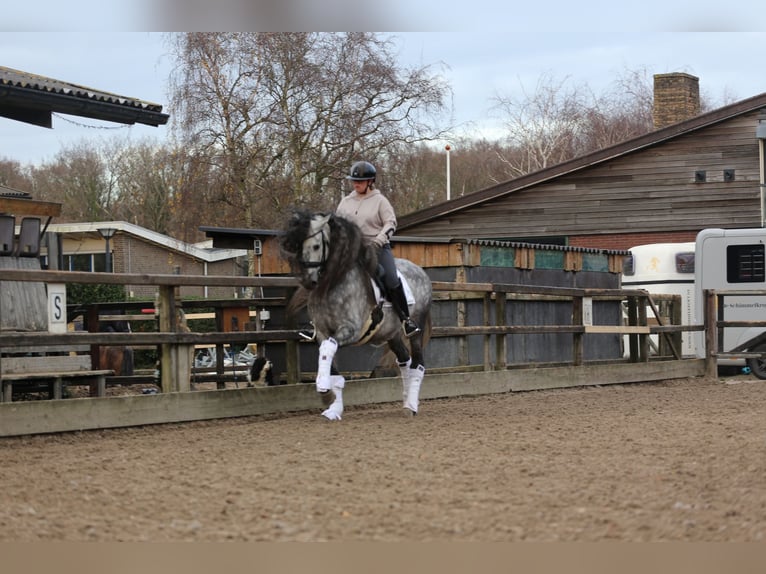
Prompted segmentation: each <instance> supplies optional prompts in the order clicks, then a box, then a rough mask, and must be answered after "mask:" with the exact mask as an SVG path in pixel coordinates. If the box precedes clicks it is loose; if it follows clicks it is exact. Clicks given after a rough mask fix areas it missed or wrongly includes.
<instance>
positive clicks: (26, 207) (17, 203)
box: [0, 197, 61, 217]
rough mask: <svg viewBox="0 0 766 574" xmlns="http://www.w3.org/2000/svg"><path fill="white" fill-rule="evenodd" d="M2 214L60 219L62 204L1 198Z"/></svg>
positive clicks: (0, 208)
mask: <svg viewBox="0 0 766 574" xmlns="http://www.w3.org/2000/svg"><path fill="white" fill-rule="evenodd" d="M0 213H10V214H11V215H41V216H44V217H58V216H59V215H61V204H60V203H53V202H50V201H37V200H33V199H19V198H16V197H0Z"/></svg>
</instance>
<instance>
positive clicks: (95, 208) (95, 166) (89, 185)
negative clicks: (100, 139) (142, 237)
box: [31, 141, 116, 221]
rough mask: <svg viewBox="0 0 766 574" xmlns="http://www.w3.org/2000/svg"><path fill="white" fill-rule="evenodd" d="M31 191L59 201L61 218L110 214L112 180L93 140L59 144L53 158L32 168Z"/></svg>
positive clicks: (95, 217)
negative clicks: (59, 146) (64, 144)
mask: <svg viewBox="0 0 766 574" xmlns="http://www.w3.org/2000/svg"><path fill="white" fill-rule="evenodd" d="M31 177H32V179H33V180H34V191H33V195H34V196H35V197H36V198H37V199H43V200H47V201H55V202H59V203H61V204H62V211H61V220H63V221H100V220H103V219H110V218H111V216H110V215H111V209H112V206H113V202H114V199H115V193H116V187H115V182H114V180H113V179H112V178H111V177H110V175H109V174H108V172H107V170H106V165H105V163H104V160H103V157H102V156H101V155H100V153H99V151H98V149H97V148H96V145H95V144H92V143H91V144H88V143H86V142H84V141H83V142H80V143H78V144H74V145H72V146H68V147H64V148H62V149H61V150H60V151H59V152H58V153H57V154H56V156H55V158H54V159H53V161H52V162H49V163H45V164H43V165H42V166H39V167H33V168H31Z"/></svg>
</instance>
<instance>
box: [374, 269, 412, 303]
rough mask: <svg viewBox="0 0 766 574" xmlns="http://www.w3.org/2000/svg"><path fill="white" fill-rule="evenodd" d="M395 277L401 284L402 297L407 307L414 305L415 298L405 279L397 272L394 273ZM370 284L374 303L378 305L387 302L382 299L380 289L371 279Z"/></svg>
mask: <svg viewBox="0 0 766 574" xmlns="http://www.w3.org/2000/svg"><path fill="white" fill-rule="evenodd" d="M396 275H397V276H398V277H399V281H401V282H402V287H404V295H405V297H407V305H414V304H415V297H414V296H413V295H412V289H411V288H410V284H409V283H408V282H407V279H405V278H404V275H402V274H401V272H400V271H399V270H397V271H396ZM370 282H371V283H372V290H373V291H374V292H375V301H376V302H377V303H380V302H381V301H388V299H386V298H385V297H383V295H382V293H381V292H380V287H378V284H377V283H376V282H375V281H373V280H372V279H370Z"/></svg>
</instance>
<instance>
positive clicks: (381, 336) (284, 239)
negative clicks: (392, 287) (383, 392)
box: [279, 210, 431, 420]
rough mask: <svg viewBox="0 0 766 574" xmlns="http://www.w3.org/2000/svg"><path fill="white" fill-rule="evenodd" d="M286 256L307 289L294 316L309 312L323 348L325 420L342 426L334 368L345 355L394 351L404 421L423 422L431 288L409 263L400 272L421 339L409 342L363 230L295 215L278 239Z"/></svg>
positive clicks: (400, 263)
mask: <svg viewBox="0 0 766 574" xmlns="http://www.w3.org/2000/svg"><path fill="white" fill-rule="evenodd" d="M279 245H280V249H281V251H282V254H283V256H284V257H285V258H286V259H287V261H288V263H289V264H290V269H291V271H292V273H293V274H294V275H295V277H296V278H297V279H298V282H299V284H300V286H299V287H298V289H297V291H296V292H295V294H294V296H293V297H292V299H291V301H290V304H289V306H288V310H289V311H290V312H295V311H296V310H297V309H300V308H302V307H303V306H305V307H306V308H307V310H308V314H309V318H310V320H311V323H312V325H313V327H314V332H313V333H312V334H311V335H309V336H305V335H304V337H306V338H309V339H312V340H315V341H316V343H317V344H318V345H319V360H318V366H317V377H316V389H317V392H318V393H319V394H320V396H321V398H322V402H323V404H324V406H326V407H327V408H326V409H325V410H324V411H323V412H322V416H324V417H325V418H327V419H328V420H341V417H342V414H343V388H344V387H345V378H344V377H343V376H342V375H340V373H339V371H338V370H337V369H336V367H335V364H334V359H335V354H336V352H337V350H338V348H339V347H343V346H346V345H363V344H371V345H374V346H382V345H387V346H388V349H389V350H390V351H391V352H392V353H393V354H394V355H395V356H396V360H397V363H398V366H399V372H400V374H401V377H402V397H403V407H404V409H405V413H406V414H408V415H410V416H412V415H415V414H417V412H418V406H419V397H420V387H421V383H422V381H423V377H424V375H425V364H424V362H423V348H424V345H425V342H426V341H427V337H428V333H429V332H430V326H431V311H430V310H431V280H430V279H429V278H428V275H426V273H425V271H423V269H422V268H420V267H419V266H417V265H415V264H414V263H412V262H411V261H408V260H406V259H396V267H397V270H398V272H399V275H400V277H401V279H402V280H403V283H404V284H406V287H405V291H407V289H409V292H410V295H409V296H408V303H409V310H410V317H411V318H412V319H413V320H414V321H416V322H417V323H418V324H419V325H420V327H421V331H420V332H418V333H416V334H414V335H413V336H412V337H410V338H409V339H407V338H405V336H404V331H403V328H402V323H401V320H400V319H399V317H398V316H397V314H396V312H395V311H394V310H393V309H392V308H391V304H390V303H387V302H385V301H384V299H383V297H382V296H379V295H378V293H380V294H381V295H384V290H383V289H382V286H381V285H378V283H379V281H378V264H377V255H376V254H377V251H376V249H375V248H374V247H373V246H370V245H368V244H367V243H366V242H365V240H364V236H363V235H362V233H361V230H360V229H359V227H358V226H357V225H356V224H355V223H353V222H351V221H349V220H348V219H345V218H343V217H341V216H338V215H335V214H332V213H321V212H319V213H315V212H310V211H306V210H295V211H294V212H293V214H292V215H291V217H290V218H289V220H288V222H287V223H286V225H285V228H284V230H283V232H282V233H281V234H280V237H279Z"/></svg>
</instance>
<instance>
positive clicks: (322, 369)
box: [316, 337, 338, 393]
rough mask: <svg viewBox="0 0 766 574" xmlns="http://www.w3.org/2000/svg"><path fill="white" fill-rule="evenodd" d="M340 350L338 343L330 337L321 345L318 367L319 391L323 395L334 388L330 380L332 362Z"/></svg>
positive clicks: (317, 381)
mask: <svg viewBox="0 0 766 574" xmlns="http://www.w3.org/2000/svg"><path fill="white" fill-rule="evenodd" d="M337 350H338V342H337V341H336V340H335V339H333V338H332V337H330V338H329V339H325V340H324V341H322V344H321V345H319V364H318V365H317V380H316V384H317V391H319V392H320V393H323V392H325V391H329V390H330V388H331V386H332V381H331V380H330V368H331V367H332V360H333V359H334V358H335V353H336V351H337Z"/></svg>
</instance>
